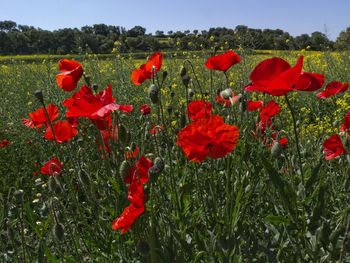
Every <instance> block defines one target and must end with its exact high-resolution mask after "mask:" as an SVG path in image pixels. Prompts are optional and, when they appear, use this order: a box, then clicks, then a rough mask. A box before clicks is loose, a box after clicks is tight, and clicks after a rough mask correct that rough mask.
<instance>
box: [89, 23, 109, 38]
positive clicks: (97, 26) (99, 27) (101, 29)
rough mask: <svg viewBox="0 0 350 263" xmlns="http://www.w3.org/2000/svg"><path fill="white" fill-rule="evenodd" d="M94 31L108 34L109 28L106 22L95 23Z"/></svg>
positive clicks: (104, 34) (99, 33)
mask: <svg viewBox="0 0 350 263" xmlns="http://www.w3.org/2000/svg"><path fill="white" fill-rule="evenodd" d="M93 31H94V34H96V35H103V36H107V35H108V33H109V28H108V26H107V25H105V24H95V25H93Z"/></svg>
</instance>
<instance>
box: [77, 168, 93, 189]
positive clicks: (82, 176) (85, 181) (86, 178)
mask: <svg viewBox="0 0 350 263" xmlns="http://www.w3.org/2000/svg"><path fill="white" fill-rule="evenodd" d="M79 181H80V182H81V184H82V185H85V186H89V185H90V175H89V174H88V173H87V172H85V171H84V170H81V171H80V172H79Z"/></svg>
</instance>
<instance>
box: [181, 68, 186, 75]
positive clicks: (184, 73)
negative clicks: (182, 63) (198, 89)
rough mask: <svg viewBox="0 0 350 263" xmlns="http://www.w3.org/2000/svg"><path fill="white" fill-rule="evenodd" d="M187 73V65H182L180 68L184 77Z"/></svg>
mask: <svg viewBox="0 0 350 263" xmlns="http://www.w3.org/2000/svg"><path fill="white" fill-rule="evenodd" d="M186 73H187V70H186V68H185V67H182V68H181V69H180V76H181V77H183V76H185V75H186Z"/></svg>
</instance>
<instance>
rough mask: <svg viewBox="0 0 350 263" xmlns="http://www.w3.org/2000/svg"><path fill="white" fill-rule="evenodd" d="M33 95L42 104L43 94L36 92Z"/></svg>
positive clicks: (39, 91)
mask: <svg viewBox="0 0 350 263" xmlns="http://www.w3.org/2000/svg"><path fill="white" fill-rule="evenodd" d="M34 95H35V97H36V98H37V99H38V101H39V102H40V103H44V96H43V92H42V91H41V90H36V91H35V92H34Z"/></svg>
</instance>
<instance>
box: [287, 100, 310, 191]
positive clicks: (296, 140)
mask: <svg viewBox="0 0 350 263" xmlns="http://www.w3.org/2000/svg"><path fill="white" fill-rule="evenodd" d="M284 97H285V99H286V102H287V105H288V108H289V110H290V113H291V115H292V119H293V128H294V135H295V143H296V146H297V153H298V159H299V166H300V173H301V181H302V183H303V184H304V183H305V180H304V172H303V163H302V161H301V154H300V148H299V136H298V131H297V122H296V120H295V115H294V111H293V108H292V105H291V104H290V101H289V99H288V97H287V94H285V95H284Z"/></svg>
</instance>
